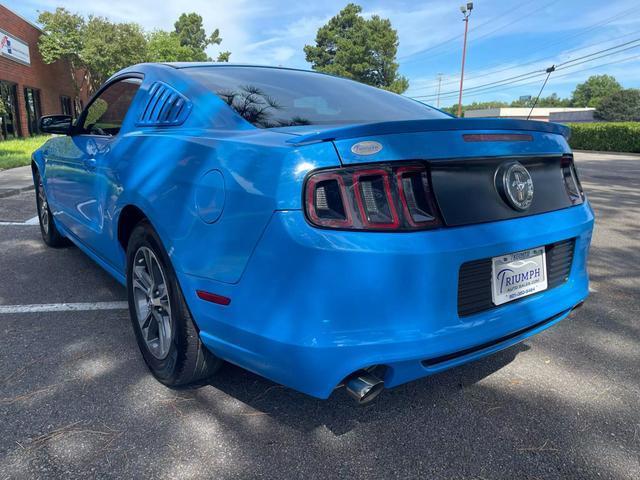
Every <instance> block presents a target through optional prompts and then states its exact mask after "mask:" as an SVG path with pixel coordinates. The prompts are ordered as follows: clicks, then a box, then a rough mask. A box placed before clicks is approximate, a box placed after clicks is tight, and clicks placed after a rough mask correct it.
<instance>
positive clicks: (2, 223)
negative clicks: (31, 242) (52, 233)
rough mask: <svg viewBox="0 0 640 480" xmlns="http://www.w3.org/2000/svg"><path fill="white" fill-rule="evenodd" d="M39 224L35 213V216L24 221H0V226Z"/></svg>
mask: <svg viewBox="0 0 640 480" xmlns="http://www.w3.org/2000/svg"><path fill="white" fill-rule="evenodd" d="M39 224H40V222H39V220H38V216H37V215H36V216H35V217H33V218H30V219H29V220H27V221H25V222H0V227H2V226H7V225H19V226H22V227H25V226H27V227H30V226H33V225H39Z"/></svg>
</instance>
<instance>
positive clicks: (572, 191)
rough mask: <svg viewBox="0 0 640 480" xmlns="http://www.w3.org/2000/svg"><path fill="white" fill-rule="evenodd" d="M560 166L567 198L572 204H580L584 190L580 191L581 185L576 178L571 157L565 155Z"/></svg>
mask: <svg viewBox="0 0 640 480" xmlns="http://www.w3.org/2000/svg"><path fill="white" fill-rule="evenodd" d="M560 167H561V168H562V178H563V180H564V186H565V189H566V190H567V195H568V196H569V200H571V203H573V204H574V205H577V204H580V203H582V202H583V201H584V192H583V191H582V185H580V180H579V179H578V172H577V171H576V166H575V164H574V163H573V157H570V156H565V157H562V160H561V161H560Z"/></svg>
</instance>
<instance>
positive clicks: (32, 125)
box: [24, 87, 42, 135]
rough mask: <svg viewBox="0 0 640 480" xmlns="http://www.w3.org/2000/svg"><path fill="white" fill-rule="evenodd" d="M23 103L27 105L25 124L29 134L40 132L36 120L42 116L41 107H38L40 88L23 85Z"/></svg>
mask: <svg viewBox="0 0 640 480" xmlns="http://www.w3.org/2000/svg"><path fill="white" fill-rule="evenodd" d="M24 103H25V105H26V107H27V126H28V128H29V135H35V134H37V133H40V128H39V127H38V120H39V119H40V117H41V116H42V108H40V90H36V89H35V88H29V87H25V89H24Z"/></svg>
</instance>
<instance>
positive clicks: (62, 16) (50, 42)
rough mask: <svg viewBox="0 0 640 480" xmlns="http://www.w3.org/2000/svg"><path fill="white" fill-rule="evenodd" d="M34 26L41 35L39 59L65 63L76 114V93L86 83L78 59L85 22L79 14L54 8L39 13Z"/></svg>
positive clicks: (47, 61) (82, 42)
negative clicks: (72, 90)
mask: <svg viewBox="0 0 640 480" xmlns="http://www.w3.org/2000/svg"><path fill="white" fill-rule="evenodd" d="M38 23H39V24H40V25H41V26H42V30H43V32H44V35H40V38H39V39H38V50H39V51H40V56H41V57H42V60H43V61H44V62H45V63H53V62H55V61H57V60H62V61H64V62H66V63H67V65H68V66H69V70H70V71H69V74H70V76H71V82H72V85H73V89H74V97H75V98H74V104H75V110H76V112H79V111H80V104H79V101H80V90H81V89H82V87H83V85H84V82H85V80H86V64H85V62H84V59H83V57H82V50H83V48H84V40H85V38H86V37H85V29H86V23H85V20H84V18H83V17H82V16H81V15H77V14H74V13H71V12H69V11H68V10H66V9H64V8H61V7H58V8H56V10H55V12H42V13H40V15H39V16H38ZM82 72H84V73H85V74H83V73H82ZM78 76H79V77H80V78H78Z"/></svg>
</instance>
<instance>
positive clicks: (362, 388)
mask: <svg viewBox="0 0 640 480" xmlns="http://www.w3.org/2000/svg"><path fill="white" fill-rule="evenodd" d="M345 388H346V389H347V393H348V394H349V395H351V396H352V397H353V398H354V399H355V401H356V402H357V403H358V405H364V404H365V403H369V402H370V401H371V400H373V399H374V398H376V397H377V396H378V395H379V394H380V392H382V390H384V381H383V380H380V379H379V378H378V377H376V376H375V375H372V374H370V373H367V372H358V373H355V374H353V375H352V376H350V377H349V378H348V379H347V381H346V382H345Z"/></svg>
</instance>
